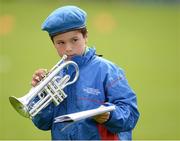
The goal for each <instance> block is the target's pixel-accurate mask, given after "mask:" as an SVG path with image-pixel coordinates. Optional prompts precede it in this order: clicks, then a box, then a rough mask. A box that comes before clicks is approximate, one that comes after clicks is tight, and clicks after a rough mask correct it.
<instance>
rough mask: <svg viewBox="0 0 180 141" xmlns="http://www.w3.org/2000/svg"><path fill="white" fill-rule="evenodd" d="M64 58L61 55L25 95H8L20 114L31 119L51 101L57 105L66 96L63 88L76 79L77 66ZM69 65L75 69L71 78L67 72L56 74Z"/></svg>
mask: <svg viewBox="0 0 180 141" xmlns="http://www.w3.org/2000/svg"><path fill="white" fill-rule="evenodd" d="M66 59H67V56H66V55H63V57H62V59H61V60H60V61H58V63H57V64H56V65H55V66H54V67H53V68H52V69H51V70H50V71H49V73H47V74H46V75H45V77H44V78H43V79H42V80H41V81H40V82H39V83H38V84H37V86H35V87H33V88H31V89H30V91H29V92H28V93H27V94H26V95H25V96H23V97H20V98H16V97H15V96H10V97H9V101H10V103H11V105H12V106H13V107H14V109H15V110H16V111H17V112H18V113H19V114H20V115H22V116H24V117H26V118H30V119H32V118H33V117H34V116H36V115H37V114H38V113H39V112H40V111H41V110H42V109H44V108H45V107H47V106H48V105H49V104H50V103H52V102H53V103H54V104H55V105H56V106H57V105H59V104H60V103H61V102H62V101H63V100H64V99H65V98H66V97H67V94H66V93H65V92H64V91H63V89H64V88H65V87H66V86H68V85H71V84H73V83H75V82H76V81H77V79H78V77H79V68H78V65H77V64H76V63H75V62H74V61H66ZM69 66H73V67H74V69H75V76H74V77H73V78H72V79H71V76H70V75H69V74H64V75H63V76H60V75H58V73H60V72H62V70H63V69H64V68H68V67H69Z"/></svg>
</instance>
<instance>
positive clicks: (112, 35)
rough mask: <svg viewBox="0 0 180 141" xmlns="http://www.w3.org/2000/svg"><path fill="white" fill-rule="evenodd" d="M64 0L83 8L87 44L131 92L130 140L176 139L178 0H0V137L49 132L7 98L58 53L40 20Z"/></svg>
mask: <svg viewBox="0 0 180 141" xmlns="http://www.w3.org/2000/svg"><path fill="white" fill-rule="evenodd" d="M69 4H70V5H77V6H79V7H81V8H82V9H84V10H85V11H87V13H88V21H87V27H88V30H89V39H88V45H89V46H96V49H97V53H99V54H103V55H104V57H105V58H107V59H109V60H111V61H113V62H115V63H116V64H118V65H119V66H120V67H122V68H123V69H124V70H125V72H126V76H127V79H128V81H129V84H130V85H131V87H132V88H133V89H134V91H135V92H136V94H137V98H138V106H139V110H140V113H141V116H140V119H139V122H138V124H137V126H136V128H135V129H134V132H133V139H134V140H140V139H143V140H154V139H156V140H160V139H162V140H164V139H167V140H174V139H176V140H178V139H180V134H179V133H180V54H179V53H180V50H179V47H180V11H179V8H180V5H179V1H178V0H129V1H128V0H124V1H122V0H121V1H120V0H91V1H88V0H68V1H67V0H38V1H37V0H0V140H25V139H28V140H35V139H36V140H39V139H41V140H49V139H51V135H50V132H49V131H41V130H39V129H37V128H36V127H35V126H34V125H33V124H32V122H31V121H30V120H29V119H26V118H24V117H22V116H20V115H19V114H18V113H17V112H16V111H15V110H14V109H13V108H12V106H11V105H10V103H9V100H8V98H9V96H12V95H14V96H16V97H21V96H24V95H25V94H26V93H27V92H28V91H29V90H30V88H31V87H30V82H31V78H32V74H33V72H34V71H35V70H36V69H38V68H47V69H50V68H51V67H52V66H53V65H54V64H55V63H56V62H57V60H59V57H58V55H57V53H56V50H55V49H54V48H53V44H52V42H51V40H50V39H49V37H48V34H47V33H46V32H43V31H41V24H42V22H43V21H44V20H45V18H46V17H47V16H48V15H49V14H50V13H51V12H52V11H53V10H54V9H56V8H58V7H60V6H63V5H69Z"/></svg>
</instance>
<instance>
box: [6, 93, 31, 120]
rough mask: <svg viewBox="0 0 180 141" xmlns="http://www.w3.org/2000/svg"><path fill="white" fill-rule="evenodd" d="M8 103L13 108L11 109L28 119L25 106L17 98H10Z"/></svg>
mask: <svg viewBox="0 0 180 141" xmlns="http://www.w3.org/2000/svg"><path fill="white" fill-rule="evenodd" d="M9 101H10V103H11V105H12V106H13V108H14V109H15V110H16V111H17V112H18V113H19V114H20V115H22V116H24V117H27V118H28V117H30V115H29V113H28V110H27V108H26V106H25V105H24V104H23V103H22V102H21V101H20V100H19V99H18V98H16V97H15V96H10V97H9Z"/></svg>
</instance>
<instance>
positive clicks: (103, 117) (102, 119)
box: [93, 112, 110, 124]
mask: <svg viewBox="0 0 180 141" xmlns="http://www.w3.org/2000/svg"><path fill="white" fill-rule="evenodd" d="M109 116H110V112H106V113H103V114H100V115H97V116H94V117H93V119H94V120H95V121H96V122H98V123H100V124H102V123H104V122H106V121H107V120H108V119H109Z"/></svg>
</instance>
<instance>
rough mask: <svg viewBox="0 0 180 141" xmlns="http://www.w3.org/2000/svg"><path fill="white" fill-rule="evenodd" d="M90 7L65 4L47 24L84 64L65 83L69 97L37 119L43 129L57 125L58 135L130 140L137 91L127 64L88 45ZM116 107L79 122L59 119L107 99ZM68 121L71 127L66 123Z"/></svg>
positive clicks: (63, 50) (61, 47) (59, 45)
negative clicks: (69, 82) (72, 80)
mask: <svg viewBox="0 0 180 141" xmlns="http://www.w3.org/2000/svg"><path fill="white" fill-rule="evenodd" d="M86 15H87V14H86V12H85V11H83V10H82V9H80V8H79V7H76V6H64V7H60V8H58V9H56V10H55V11H53V12H52V13H51V14H50V15H49V16H48V17H47V19H46V20H45V21H44V23H43V25H42V29H43V30H45V31H47V32H48V33H49V36H50V37H51V40H52V42H53V44H54V46H55V48H56V50H57V52H58V54H59V56H61V57H62V56H63V54H66V55H67V56H68V58H67V59H68V60H72V61H74V62H76V63H77V64H78V67H79V71H80V72H79V73H80V75H79V78H78V80H77V81H76V82H75V83H74V84H72V85H70V86H67V87H66V88H64V91H65V93H66V94H67V95H68V96H67V98H66V99H65V100H64V101H63V102H62V103H60V105H58V106H57V107H55V106H54V105H53V104H50V105H49V106H48V107H46V108H45V109H43V110H42V111H41V112H40V113H39V114H38V115H36V116H35V117H34V118H33V119H32V120H33V122H34V124H35V125H36V126H37V127H38V128H39V129H42V130H51V133H52V140H130V139H131V136H132V129H133V128H134V127H135V125H136V123H137V121H138V117H139V112H138V109H137V104H136V95H135V94H134V92H133V91H132V90H131V88H130V87H129V85H128V83H127V80H126V78H125V75H124V72H123V71H122V69H120V68H119V67H117V66H116V65H115V64H113V63H112V62H110V61H108V60H106V59H104V58H102V57H99V56H98V55H96V51H95V48H89V47H87V45H86V44H87V29H86ZM66 72H67V73H68V74H70V75H74V72H73V70H71V69H70V68H69V69H67V70H66ZM43 75H45V69H39V70H37V71H36V72H35V73H34V75H33V78H32V86H36V84H37V83H38V82H39V81H40V80H41V79H42V76H43ZM105 102H106V103H108V104H109V105H115V107H116V110H114V111H112V112H110V113H109V112H107V113H104V114H101V115H98V116H95V117H92V118H87V119H85V120H81V121H78V122H75V123H73V124H71V125H69V126H66V125H67V123H54V118H55V117H57V116H60V115H65V114H70V113H75V112H80V111H84V110H90V109H94V108H97V107H99V106H100V105H102V104H103V103H105ZM64 127H67V128H64Z"/></svg>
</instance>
